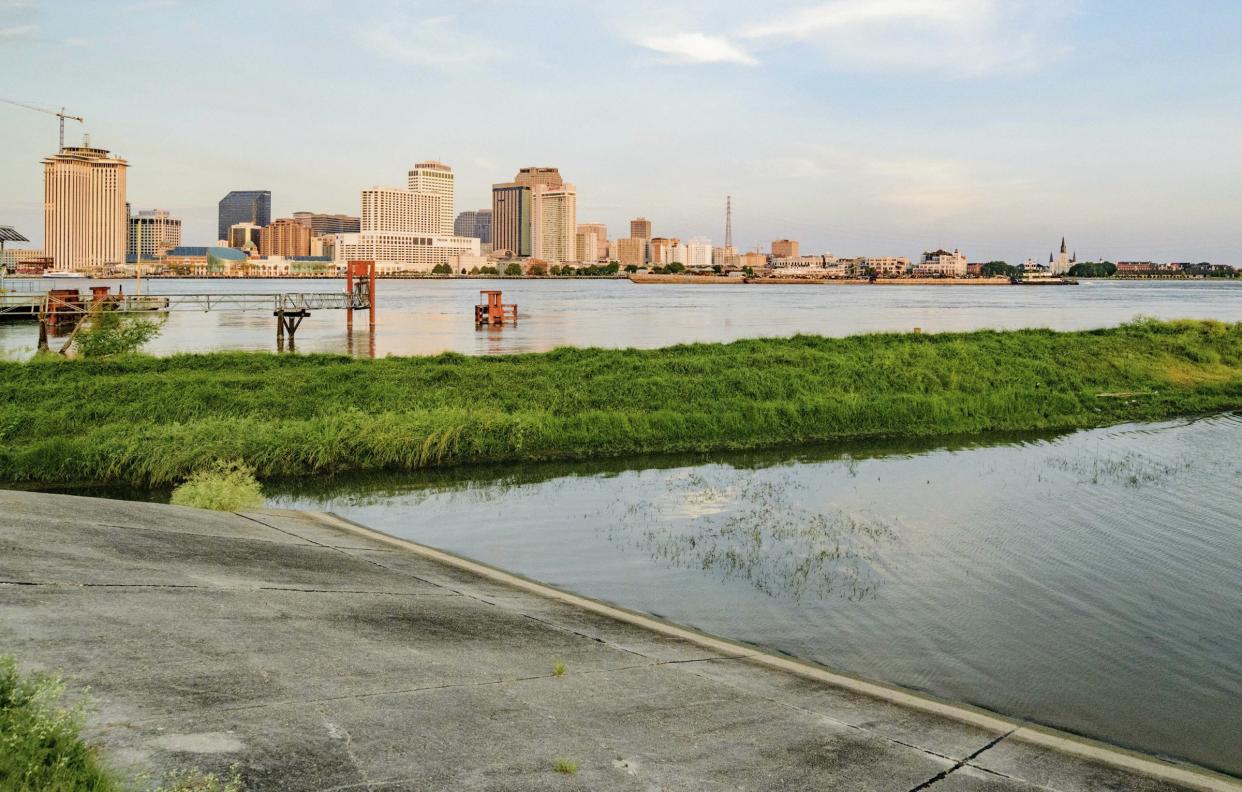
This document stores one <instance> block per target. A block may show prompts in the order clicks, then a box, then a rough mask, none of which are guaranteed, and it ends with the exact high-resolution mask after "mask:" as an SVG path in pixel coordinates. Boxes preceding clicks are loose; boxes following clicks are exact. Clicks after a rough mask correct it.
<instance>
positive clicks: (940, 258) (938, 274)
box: [914, 249, 966, 278]
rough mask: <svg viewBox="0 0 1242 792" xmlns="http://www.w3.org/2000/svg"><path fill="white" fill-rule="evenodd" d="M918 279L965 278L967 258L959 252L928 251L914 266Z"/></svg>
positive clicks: (915, 275)
mask: <svg viewBox="0 0 1242 792" xmlns="http://www.w3.org/2000/svg"><path fill="white" fill-rule="evenodd" d="M914 277H916V278H964V277H966V257H965V256H964V255H962V254H961V253H960V252H959V251H957V250H954V251H953V252H952V253H950V252H949V251H947V250H944V249H939V250H932V251H928V252H926V253H924V254H923V258H922V260H921V261H919V263H918V264H916V265H914Z"/></svg>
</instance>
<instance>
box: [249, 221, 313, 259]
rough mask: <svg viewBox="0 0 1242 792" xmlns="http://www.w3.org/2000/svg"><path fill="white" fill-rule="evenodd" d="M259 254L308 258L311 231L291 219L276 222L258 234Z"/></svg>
mask: <svg viewBox="0 0 1242 792" xmlns="http://www.w3.org/2000/svg"><path fill="white" fill-rule="evenodd" d="M259 252H260V253H262V254H263V255H264V256H309V255H310V254H311V230H310V229H309V228H307V227H306V225H305V224H303V223H300V222H298V221H297V220H295V219H292V218H288V217H286V218H283V219H281V220H276V221H275V222H273V223H272V224H271V225H269V226H267V227H265V228H264V229H263V230H262V231H261V232H260V233H259Z"/></svg>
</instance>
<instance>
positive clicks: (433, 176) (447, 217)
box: [409, 160, 454, 236]
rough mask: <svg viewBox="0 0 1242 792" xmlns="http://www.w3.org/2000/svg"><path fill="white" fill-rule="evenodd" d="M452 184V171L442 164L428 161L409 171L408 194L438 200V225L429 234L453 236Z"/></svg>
mask: <svg viewBox="0 0 1242 792" xmlns="http://www.w3.org/2000/svg"><path fill="white" fill-rule="evenodd" d="M453 182H454V177H453V169H452V168H450V167H449V166H447V165H445V164H444V163H443V162H436V161H435V160H428V161H427V162H420V163H418V164H416V165H415V166H414V167H413V168H412V169H411V170H410V181H409V188H410V192H412V193H419V194H422V195H434V196H436V197H438V198H439V199H440V216H439V224H438V225H437V227H436V228H435V229H434V230H433V231H432V232H431V233H435V234H443V235H444V236H452V235H453V217H454V213H453V200H454V199H453V190H454V187H453Z"/></svg>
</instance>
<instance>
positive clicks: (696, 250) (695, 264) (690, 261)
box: [682, 237, 712, 269]
mask: <svg viewBox="0 0 1242 792" xmlns="http://www.w3.org/2000/svg"><path fill="white" fill-rule="evenodd" d="M682 263H683V264H685V265H686V267H687V268H688V269H707V268H708V267H710V266H711V265H712V243H711V240H709V239H708V238H707V237H695V238H694V239H691V240H690V241H689V242H688V243H686V260H685V261H683V262H682Z"/></svg>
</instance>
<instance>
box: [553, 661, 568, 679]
mask: <svg viewBox="0 0 1242 792" xmlns="http://www.w3.org/2000/svg"><path fill="white" fill-rule="evenodd" d="M552 675H553V676H558V677H560V676H565V664H564V663H557V664H556V665H554V666H552Z"/></svg>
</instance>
